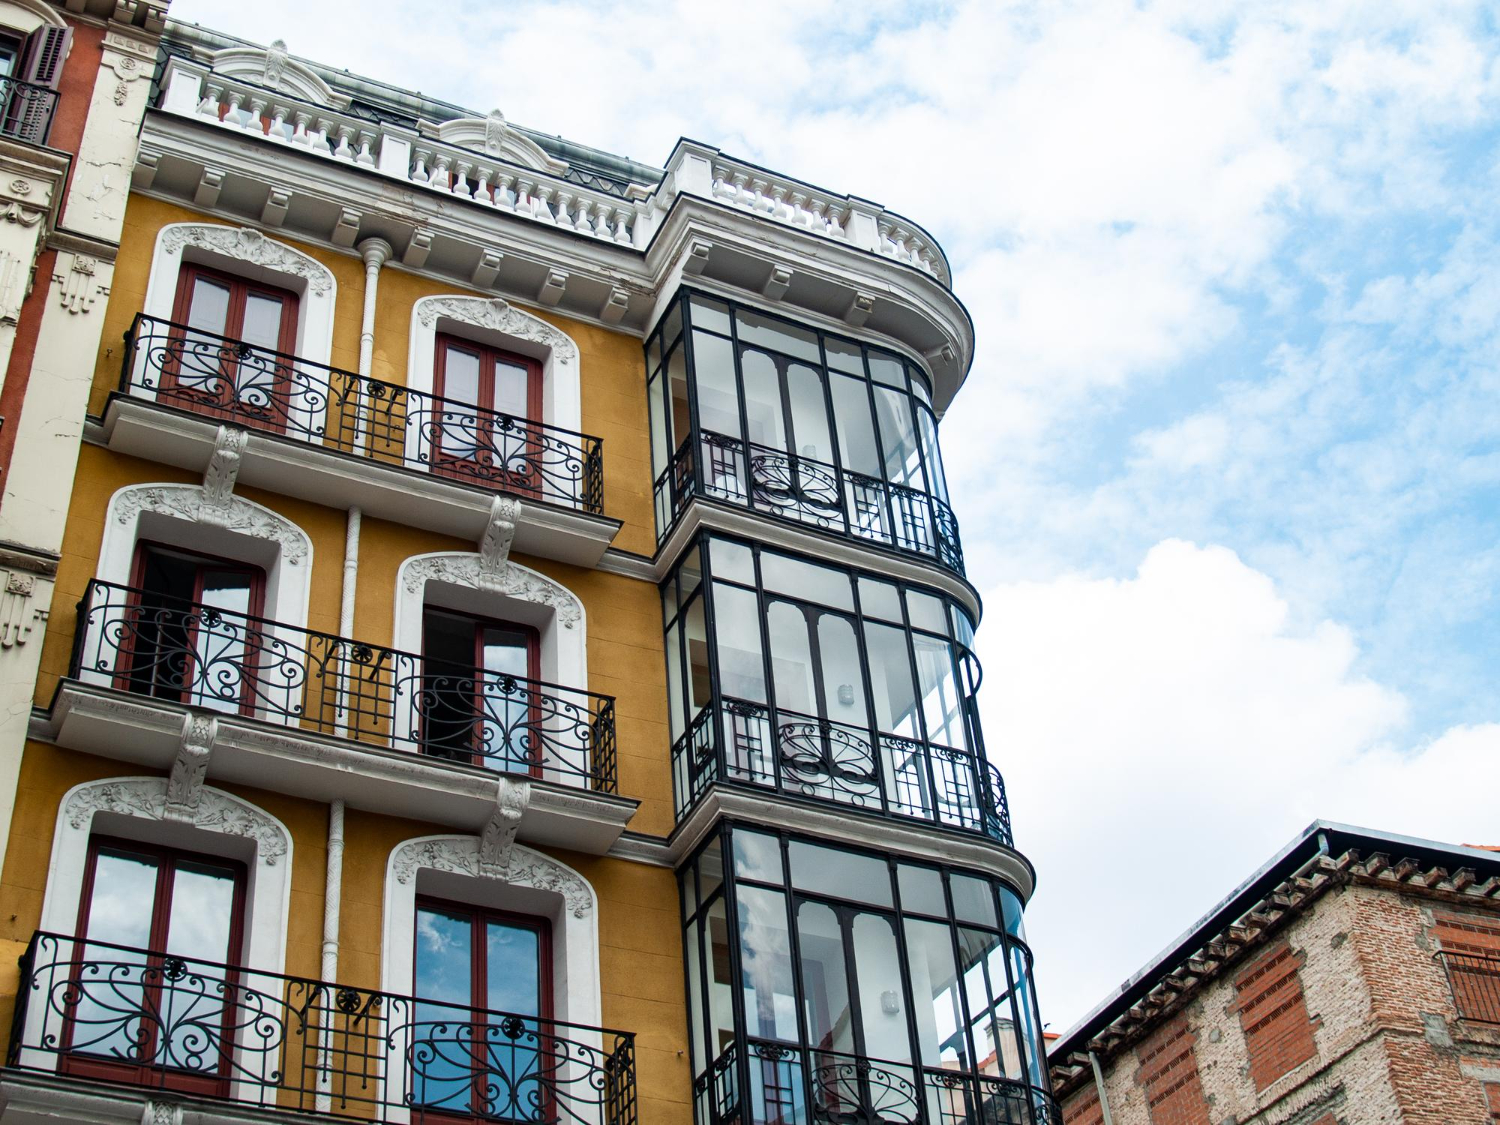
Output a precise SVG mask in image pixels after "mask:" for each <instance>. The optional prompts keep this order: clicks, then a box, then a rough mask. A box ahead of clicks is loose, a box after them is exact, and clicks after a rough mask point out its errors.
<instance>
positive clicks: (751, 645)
mask: <svg viewBox="0 0 1500 1125" xmlns="http://www.w3.org/2000/svg"><path fill="white" fill-rule="evenodd" d="M758 605H759V603H758V602H757V601H756V598H755V594H754V593H753V592H751V591H749V590H742V589H740V588H739V587H738V586H725V585H724V584H723V583H720V582H715V583H714V639H715V641H716V642H717V645H718V650H719V680H720V684H721V689H722V691H723V693H724V695H725V696H726V697H728V698H732V699H748V700H751V701H753V702H755V703H764V702H766V670H765V665H764V663H763V662H762V660H761V652H760V611H759V608H758Z"/></svg>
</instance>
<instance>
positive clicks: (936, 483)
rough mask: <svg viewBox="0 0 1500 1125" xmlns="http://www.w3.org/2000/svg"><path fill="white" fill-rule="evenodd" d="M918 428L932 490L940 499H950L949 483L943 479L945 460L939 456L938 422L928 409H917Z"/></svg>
mask: <svg viewBox="0 0 1500 1125" xmlns="http://www.w3.org/2000/svg"><path fill="white" fill-rule="evenodd" d="M917 429H918V431H919V432H920V435H921V439H922V456H923V457H924V458H925V459H926V461H927V475H928V478H929V480H930V482H931V485H932V487H931V490H930V491H931V492H932V494H933V495H934V496H936V497H937V498H938V499H939V500H947V499H948V485H947V482H946V481H944V479H943V462H942V460H941V459H940V457H939V456H938V440H937V423H936V422H935V421H933V418H932V415H931V414H929V413H927V411H925V410H923V409H921V408H920V407H919V408H918V409H917Z"/></svg>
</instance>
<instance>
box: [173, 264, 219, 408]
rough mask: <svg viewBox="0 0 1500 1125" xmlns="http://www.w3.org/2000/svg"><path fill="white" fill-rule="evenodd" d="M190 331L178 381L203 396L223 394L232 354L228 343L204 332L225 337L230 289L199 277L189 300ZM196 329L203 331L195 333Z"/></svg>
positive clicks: (185, 342) (179, 368)
mask: <svg viewBox="0 0 1500 1125" xmlns="http://www.w3.org/2000/svg"><path fill="white" fill-rule="evenodd" d="M187 322H188V331H187V332H186V333H184V338H183V343H182V357H181V362H180V363H179V364H178V368H177V372H176V378H177V382H178V383H180V384H182V385H183V386H185V387H187V388H189V389H191V390H193V391H197V392H200V393H202V394H212V395H217V394H219V393H220V392H221V391H222V390H223V389H224V388H223V384H222V383H221V382H220V380H221V378H222V377H223V375H224V363H225V361H226V360H228V359H229V358H230V357H229V354H228V353H227V352H226V351H225V347H224V343H223V341H222V340H219V339H217V338H215V337H210V336H205V335H203V333H205V332H212V333H215V334H216V335H217V336H223V335H224V334H225V332H226V331H227V329H228V322H229V287H228V286H226V285H221V284H220V283H219V282H217V281H210V280H208V279H207V278H204V277H199V278H195V279H194V280H193V294H192V296H191V297H190V298H189V299H188V313H187ZM195 329H197V330H199V331H194V330H195Z"/></svg>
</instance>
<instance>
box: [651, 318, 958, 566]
mask: <svg viewBox="0 0 1500 1125" xmlns="http://www.w3.org/2000/svg"><path fill="white" fill-rule="evenodd" d="M646 363H647V370H648V372H649V373H650V374H649V382H648V391H649V401H650V410H651V450H652V471H653V475H654V476H655V478H656V522H657V533H658V537H659V538H665V537H666V534H667V532H668V531H669V530H670V529H671V527H672V524H673V522H674V521H675V520H676V518H677V516H678V514H679V513H680V512H681V510H682V508H683V507H684V506H685V505H686V504H687V502H688V501H689V500H690V499H691V498H692V497H693V496H694V495H698V496H704V497H709V498H712V499H715V500H722V501H727V502H729V503H732V504H736V505H740V506H743V507H748V508H752V509H755V510H756V511H759V512H764V513H766V514H769V515H774V516H778V517H781V518H784V519H790V520H795V521H797V522H799V523H803V524H808V525H811V526H814V527H818V528H822V529H825V530H829V531H834V532H837V533H839V534H843V535H848V536H851V537H854V538H857V539H861V540H864V541H866V542H870V543H876V544H879V545H881V546H885V547H890V548H894V549H896V550H900V551H904V552H909V553H914V554H918V555H925V556H928V557H931V558H934V559H936V560H937V561H938V562H940V563H942V564H943V565H944V566H947V567H949V568H950V569H953V570H956V571H958V572H960V573H962V571H963V554H962V548H961V547H960V545H959V539H958V525H957V522H956V521H955V520H954V518H953V512H952V509H950V508H949V506H948V497H947V488H946V485H945V484H944V482H943V468H942V462H941V459H940V458H939V455H938V443H937V418H936V416H935V415H934V413H933V410H932V400H931V393H930V390H929V387H928V380H927V376H926V374H925V373H924V372H923V371H922V370H921V369H920V368H919V367H918V366H917V365H916V364H914V363H912V362H910V361H909V360H905V359H903V358H902V357H901V356H899V355H897V354H895V353H894V352H888V351H884V350H882V349H879V348H874V347H870V346H868V345H864V344H861V343H859V342H857V341H854V340H849V339H844V338H842V337H839V336H832V335H829V334H827V333H824V332H815V331H812V330H811V329H808V328H804V327H802V326H800V325H797V324H794V323H793V322H791V321H787V320H783V319H781V318H779V317H774V316H770V315H768V314H766V313H762V312H759V311H756V310H754V309H749V308H745V307H743V306H739V305H733V304H730V303H728V302H726V301H721V300H718V299H715V298H711V297H707V296H704V295H702V294H699V293H694V292H684V293H683V294H682V295H680V296H679V297H678V298H677V299H676V300H675V301H674V302H673V303H672V305H671V306H670V307H669V309H668V311H667V313H666V315H665V316H664V317H663V318H662V320H661V323H660V324H659V325H658V326H657V329H656V331H655V332H654V333H653V334H652V335H651V337H650V338H649V340H648V341H647V345H646Z"/></svg>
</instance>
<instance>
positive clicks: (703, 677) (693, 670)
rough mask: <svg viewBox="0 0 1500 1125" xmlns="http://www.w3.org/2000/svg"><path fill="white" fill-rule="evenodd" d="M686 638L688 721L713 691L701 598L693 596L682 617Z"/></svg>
mask: <svg viewBox="0 0 1500 1125" xmlns="http://www.w3.org/2000/svg"><path fill="white" fill-rule="evenodd" d="M683 629H684V635H685V636H686V638H687V669H688V722H689V723H691V722H692V720H693V719H694V718H696V717H697V715H698V712H699V711H701V710H703V708H705V707H707V706H708V704H709V702H710V699H711V697H712V693H713V677H712V676H711V675H710V673H709V668H708V625H707V623H706V621H705V619H704V612H703V599H702V598H701V597H699V598H694V599H693V604H692V605H690V606H688V609H687V615H686V617H685V618H684V624H683Z"/></svg>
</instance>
